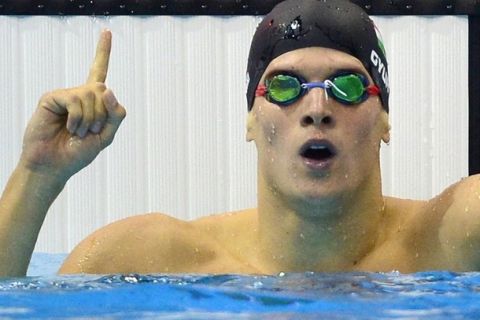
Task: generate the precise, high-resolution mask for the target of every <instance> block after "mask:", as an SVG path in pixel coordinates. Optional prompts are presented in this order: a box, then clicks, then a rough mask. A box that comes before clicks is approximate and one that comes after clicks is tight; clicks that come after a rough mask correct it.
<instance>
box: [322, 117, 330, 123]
mask: <svg viewBox="0 0 480 320" xmlns="http://www.w3.org/2000/svg"><path fill="white" fill-rule="evenodd" d="M322 123H323V124H330V123H332V118H331V117H329V116H327V117H324V118H323V119H322Z"/></svg>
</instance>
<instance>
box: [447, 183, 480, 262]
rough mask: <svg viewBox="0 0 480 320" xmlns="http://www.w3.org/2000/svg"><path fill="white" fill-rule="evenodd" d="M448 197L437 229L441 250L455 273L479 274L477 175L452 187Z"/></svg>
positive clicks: (478, 193) (479, 230) (479, 216)
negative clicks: (446, 208) (445, 208)
mask: <svg viewBox="0 0 480 320" xmlns="http://www.w3.org/2000/svg"><path fill="white" fill-rule="evenodd" d="M452 196H453V199H452V203H451V205H450V207H449V208H448V210H447V211H446V212H445V215H444V216H443V219H442V223H441V226H440V229H439V241H440V244H441V247H442V250H443V252H444V254H445V256H446V257H447V259H449V260H450V261H451V265H453V266H454V267H455V269H457V270H456V271H480V175H474V176H470V177H468V178H465V179H463V180H462V181H460V182H459V183H457V184H456V185H455V186H453V188H452Z"/></svg>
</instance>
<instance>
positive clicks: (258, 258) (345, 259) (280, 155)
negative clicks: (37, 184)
mask: <svg viewBox="0 0 480 320" xmlns="http://www.w3.org/2000/svg"><path fill="white" fill-rule="evenodd" d="M337 70H354V71H357V72H360V73H362V74H364V75H365V76H367V77H369V76H368V73H367V72H366V71H365V69H364V67H363V66H362V64H361V63H360V62H359V61H358V60H357V59H356V58H354V57H353V56H350V55H348V54H345V53H342V52H339V51H336V50H331V49H325V48H305V49H300V50H295V51H291V52H288V53H286V54H283V55H281V56H280V57H278V58H276V59H275V60H273V61H272V62H271V63H270V65H269V66H268V68H267V69H266V71H265V74H264V76H263V78H262V80H261V82H263V81H264V79H265V78H267V77H269V76H271V75H272V74H275V73H276V72H279V71H289V72H294V73H297V74H299V75H301V76H302V77H303V78H305V79H306V80H307V81H323V80H324V79H326V78H328V77H329V76H331V75H332V74H334V73H335V72H336V71H337ZM369 79H370V77H369ZM370 81H371V79H370ZM389 130H390V128H389V124H388V115H387V114H386V113H385V111H383V109H382V107H381V102H380V100H379V98H378V97H376V96H372V97H370V98H369V99H368V100H366V101H365V102H363V103H362V104H359V105H356V106H350V107H345V106H344V105H342V104H341V103H339V102H337V101H335V100H334V99H332V98H329V99H326V96H325V92H324V91H323V90H322V89H313V90H312V91H310V92H309V93H308V94H307V95H305V96H303V97H302V98H301V99H300V100H298V101H297V102H296V103H294V104H292V105H290V106H289V107H287V108H280V107H279V106H277V105H275V104H273V103H270V102H268V101H267V100H266V99H265V98H264V97H257V98H256V100H255V103H254V107H253V109H252V111H251V112H250V113H249V114H248V119H247V140H248V141H253V142H254V143H255V144H256V146H257V151H258V208H255V209H250V210H245V211H240V212H234V213H225V214H221V215H215V216H210V217H205V218H201V219H198V220H196V221H192V222H185V221H180V220H177V219H174V218H171V217H168V216H167V215H164V214H158V213H157V214H148V215H142V216H135V217H131V218H128V219H125V220H122V221H119V222H116V223H113V224H111V225H108V226H106V227H104V228H102V229H100V230H98V231H97V232H95V233H93V234H92V235H91V236H89V237H88V238H87V239H85V240H84V241H83V242H81V243H80V244H79V245H78V246H77V248H75V250H74V251H73V252H72V253H71V255H70V256H69V257H68V259H67V260H66V262H65V263H64V265H63V266H62V268H61V269H60V272H61V273H79V272H85V273H118V272H141V273H155V272H182V273H183V272H195V273H196V272H198V273H255V274H275V273H278V272H281V271H283V272H303V271H353V270H357V271H391V270H399V271H401V272H415V271H421V270H432V269H449V270H455V271H470V270H478V269H479V268H480V254H479V252H480V219H479V215H480V194H479V190H480V178H479V177H478V176H473V177H469V178H467V179H464V180H462V181H460V182H459V183H457V184H455V185H453V186H451V187H450V188H448V189H447V190H446V191H444V192H443V193H442V194H441V195H439V196H438V197H436V198H434V199H431V200H429V201H412V200H403V199H395V198H391V197H384V196H383V195H382V194H381V176H380V165H379V148H380V145H381V141H382V140H383V141H384V142H388V140H389V139H390V137H389ZM311 139H317V140H321V141H325V140H328V141H329V143H331V144H332V145H333V146H334V148H335V156H334V157H332V158H330V159H328V160H325V161H324V162H322V163H314V164H313V165H312V163H311V161H309V159H306V158H305V157H302V155H301V154H300V150H301V148H302V146H303V145H304V144H305V143H306V142H308V141H311ZM466 207H468V210H466V209H465V208H466Z"/></svg>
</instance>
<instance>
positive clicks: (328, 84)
mask: <svg viewBox="0 0 480 320" xmlns="http://www.w3.org/2000/svg"><path fill="white" fill-rule="evenodd" d="M364 82H365V81H364V79H363V78H362V76H360V75H358V74H355V73H350V74H342V75H337V76H334V77H332V78H330V79H328V80H326V81H325V82H315V83H302V82H301V81H300V80H299V79H298V78H297V77H295V76H291V75H283V74H280V75H276V76H274V77H273V78H272V79H270V80H267V81H266V86H267V88H268V98H269V99H270V100H271V101H274V102H276V103H279V104H285V105H287V104H290V103H293V102H294V101H295V100H296V99H298V98H299V97H300V96H302V95H303V94H304V93H306V92H307V91H308V90H310V89H311V88H316V87H320V88H323V89H326V90H327V92H328V94H329V95H331V96H332V97H333V98H335V99H337V100H338V101H340V102H343V103H346V104H356V103H359V102H361V101H362V99H363V98H364V95H365V83H364Z"/></svg>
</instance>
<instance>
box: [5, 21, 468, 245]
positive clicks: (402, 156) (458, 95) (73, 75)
mask: <svg viewBox="0 0 480 320" xmlns="http://www.w3.org/2000/svg"><path fill="white" fill-rule="evenodd" d="M259 20H260V17H258V16H236V17H233V16H232V17H230V16H215V17H213V16H182V17H178V16H177V17H174V16H151V17H142V16H135V17H134V16H131V17H128V16H115V17H103V16H101V17H98V16H97V17H88V16H68V17H61V16H55V17H53V16H0V43H1V44H2V50H0V70H1V72H0V83H2V86H0V146H1V149H0V187H1V188H2V189H3V187H4V186H5V183H6V181H7V179H8V176H9V174H10V172H11V171H12V170H13V168H14V167H15V164H16V162H17V161H18V157H19V154H20V151H21V146H22V136H23V131H24V128H25V126H26V123H27V121H28V119H29V118H30V116H31V114H32V112H33V110H34V109H35V107H36V104H37V101H38V98H39V97H40V96H41V95H42V93H44V92H46V91H49V90H52V89H55V88H63V87H72V86H76V85H79V84H81V83H82V82H83V81H85V79H86V76H87V72H88V69H89V65H90V62H91V60H92V57H93V53H94V48H95V44H96V41H97V38H98V34H99V31H100V30H101V29H102V28H105V27H108V28H110V29H111V30H112V32H113V48H112V56H111V64H110V70H109V75H108V80H107V84H108V85H109V86H110V87H111V88H112V89H113V90H114V92H115V93H116V95H117V97H118V99H119V101H120V102H121V103H122V104H124V105H125V107H126V108H127V112H128V116H127V119H126V120H125V122H124V124H123V125H122V127H121V129H120V131H119V132H118V134H117V137H116V139H115V141H114V143H113V144H112V145H111V146H110V147H109V148H108V149H107V150H106V151H105V152H103V153H102V154H101V155H100V156H99V157H98V158H97V159H96V160H95V161H94V163H92V164H91V165H90V166H89V167H88V168H86V169H85V170H83V171H82V172H80V173H79V174H77V175H76V176H74V177H73V178H72V179H71V181H70V182H69V184H68V185H67V187H66V188H65V190H64V191H63V192H62V194H61V195H60V196H59V198H58V199H57V201H56V202H55V203H54V205H53V206H52V208H51V210H50V212H49V214H48V216H47V219H46V221H45V224H44V227H43V228H42V231H41V234H40V237H39V241H38V243H37V247H36V251H42V252H52V253H53V252H68V251H70V250H71V249H72V248H73V246H74V245H76V244H77V243H78V242H79V241H80V240H81V239H83V238H84V237H85V236H86V235H88V234H89V233H91V232H92V231H93V230H95V229H97V228H99V227H100V226H103V225H105V224H106V223H109V222H112V221H115V220H118V219H121V218H124V217H127V216H131V215H135V214H139V213H145V212H154V211H160V212H166V213H170V214H172V215H173V216H176V217H178V218H182V219H194V218H196V217H200V216H203V215H207V214H209V213H215V212H222V211H227V210H236V209H242V208H247V207H253V206H255V204H256V154H255V148H254V145H253V144H252V143H250V144H248V143H246V142H245V117H246V113H247V108H246V100H245V96H244V92H245V87H246V86H245V69H246V59H247V54H248V48H249V41H250V38H251V36H252V34H253V32H254V30H255V27H256V25H257V23H258V22H259ZM374 20H375V22H376V23H377V25H378V27H379V29H380V30H381V31H382V35H383V39H384V42H385V46H386V49H387V56H388V58H389V62H390V82H391V91H392V94H391V103H390V105H391V113H390V119H391V124H392V141H391V143H390V145H389V146H386V145H382V151H381V152H382V172H383V183H384V184H383V189H384V192H385V193H386V194H388V195H393V196H398V197H406V198H415V199H427V198H430V197H431V196H433V195H435V194H438V193H439V192H440V191H441V190H443V189H444V188H445V187H446V186H448V185H450V184H451V183H453V182H455V181H457V180H459V179H460V178H461V177H464V176H467V175H468V19H467V17H463V16H442V17H433V16H432V17H415V16H402V17H395V16H392V17H384V16H377V17H374ZM273 160H274V161H275V159H273ZM273 164H274V162H273Z"/></svg>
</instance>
